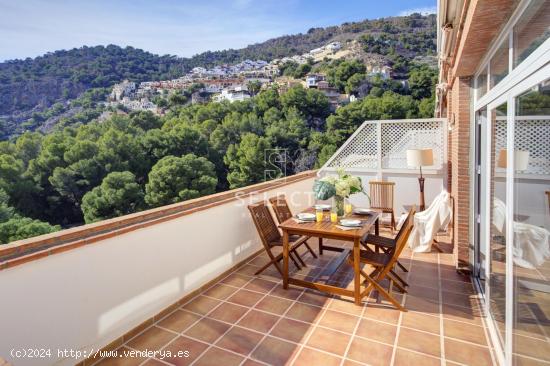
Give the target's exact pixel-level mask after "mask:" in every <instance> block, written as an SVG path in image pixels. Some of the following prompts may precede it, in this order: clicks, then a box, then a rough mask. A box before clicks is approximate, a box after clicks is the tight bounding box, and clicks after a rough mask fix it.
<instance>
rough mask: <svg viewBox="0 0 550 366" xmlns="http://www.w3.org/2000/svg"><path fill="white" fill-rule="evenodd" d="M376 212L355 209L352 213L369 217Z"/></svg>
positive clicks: (368, 209) (366, 209) (367, 209)
mask: <svg viewBox="0 0 550 366" xmlns="http://www.w3.org/2000/svg"><path fill="white" fill-rule="evenodd" d="M375 212H376V211H374V210H372V209H370V208H356V209H354V210H353V213H356V214H358V215H371V214H373V213H375Z"/></svg>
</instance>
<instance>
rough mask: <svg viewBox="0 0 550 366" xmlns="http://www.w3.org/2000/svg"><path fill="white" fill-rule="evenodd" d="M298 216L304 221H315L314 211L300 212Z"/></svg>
mask: <svg viewBox="0 0 550 366" xmlns="http://www.w3.org/2000/svg"><path fill="white" fill-rule="evenodd" d="M296 217H297V218H298V219H300V220H304V221H315V214H312V213H306V212H304V213H299V214H298V215H296Z"/></svg>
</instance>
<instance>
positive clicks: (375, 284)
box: [363, 273, 407, 311]
mask: <svg viewBox="0 0 550 366" xmlns="http://www.w3.org/2000/svg"><path fill="white" fill-rule="evenodd" d="M363 276H365V277H366V279H367V281H368V282H369V283H370V284H369V286H368V287H367V290H369V289H371V288H372V287H374V288H375V289H376V290H378V293H379V294H382V296H384V297H385V298H386V299H388V300H389V301H390V302H391V303H392V304H393V305H394V306H395V307H396V308H398V309H399V310H401V311H407V309H405V308H404V307H403V305H401V304H400V303H399V301H397V300H396V299H395V298H394V297H393V296H392V295H391V294H390V293H388V291H386V289H385V288H384V287H382V286H380V284H379V283H378V282H377V281H376V279H373V278H371V277H370V276H369V275H368V274H366V273H365V274H363Z"/></svg>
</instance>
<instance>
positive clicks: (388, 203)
mask: <svg viewBox="0 0 550 366" xmlns="http://www.w3.org/2000/svg"><path fill="white" fill-rule="evenodd" d="M394 187H395V183H394V182H382V181H370V182H369V193H370V207H371V208H373V209H377V210H380V211H382V213H389V214H391V221H390V227H391V229H392V231H393V230H395V213H394V211H393V189H394Z"/></svg>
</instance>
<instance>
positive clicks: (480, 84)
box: [476, 67, 487, 99]
mask: <svg viewBox="0 0 550 366" xmlns="http://www.w3.org/2000/svg"><path fill="white" fill-rule="evenodd" d="M485 93H487V67H484V68H483V70H482V71H481V73H480V74H479V75H478V76H477V79H476V99H479V98H481V97H482V96H484V95H485Z"/></svg>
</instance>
